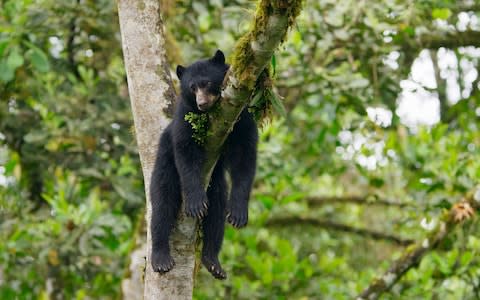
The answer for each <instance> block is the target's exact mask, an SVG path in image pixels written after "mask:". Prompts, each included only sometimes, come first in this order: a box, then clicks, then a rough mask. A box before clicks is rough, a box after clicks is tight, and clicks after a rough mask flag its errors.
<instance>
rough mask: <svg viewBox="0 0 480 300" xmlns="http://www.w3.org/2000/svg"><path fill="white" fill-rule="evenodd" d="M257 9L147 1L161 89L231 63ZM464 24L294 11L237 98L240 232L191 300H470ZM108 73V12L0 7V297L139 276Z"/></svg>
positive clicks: (449, 12) (134, 170)
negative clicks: (163, 65) (223, 273)
mask: <svg viewBox="0 0 480 300" xmlns="http://www.w3.org/2000/svg"><path fill="white" fill-rule="evenodd" d="M294 2H295V1H294ZM256 5H257V1H250V0H209V1H173V0H168V1H161V6H160V9H159V10H160V13H161V15H162V17H163V21H164V23H165V38H166V41H167V42H166V43H165V45H166V56H167V59H168V62H169V64H170V70H169V71H170V72H171V73H172V77H175V76H174V70H175V67H176V65H178V64H182V65H188V64H189V63H190V62H193V61H195V60H197V59H201V58H206V57H210V56H211V55H212V53H214V52H215V50H217V49H221V50H222V51H223V52H224V53H225V54H226V57H227V62H229V63H230V64H235V63H239V64H241V63H242V62H238V61H237V62H236V61H232V58H234V57H238V54H239V53H234V49H238V48H236V45H237V42H238V41H241V40H242V37H244V36H245V34H246V33H247V32H249V30H250V29H251V24H252V22H253V20H254V16H255V13H256V11H257V8H256V7H257V6H256ZM479 18H480V5H479V4H478V3H477V2H476V1H449V0H444V1H434V0H425V1H393V0H380V1H351V0H337V1H331V0H305V1H303V7H302V10H301V12H300V14H299V16H298V17H297V18H296V19H295V20H294V21H293V22H292V24H289V25H291V28H290V30H289V32H288V34H287V35H286V36H285V37H284V38H283V42H282V43H281V45H280V46H279V47H278V48H277V49H276V51H275V52H274V54H273V56H272V57H271V58H269V63H268V66H267V69H266V73H268V80H263V81H260V80H258V78H253V81H252V84H253V83H255V84H258V83H259V82H261V83H262V84H261V85H255V89H254V90H255V92H254V94H253V95H252V99H251V101H250V105H251V106H252V108H251V109H253V110H255V109H257V108H258V107H255V105H258V104H259V103H262V101H267V102H268V105H267V109H266V110H265V111H261V113H260V114H259V116H260V117H261V120H259V122H258V126H259V130H260V142H259V146H258V166H257V173H256V179H255V184H254V190H253V194H252V197H251V200H250V208H249V213H250V216H249V224H248V226H247V227H246V228H244V229H242V230H240V231H239V230H236V229H234V228H232V227H228V226H227V229H226V233H225V241H224V245H223V248H222V252H221V259H222V262H223V266H224V268H225V269H226V270H227V271H228V273H229V278H228V280H227V281H224V282H219V281H215V280H214V279H213V278H211V277H210V276H209V274H208V272H206V271H205V270H203V269H200V270H198V273H197V275H196V276H197V277H196V281H195V289H194V294H193V298H194V299H216V298H221V299H352V298H354V297H357V296H358V297H360V296H362V297H365V298H367V297H372V299H376V298H375V297H379V296H380V295H382V299H478V298H480V281H479V278H480V260H479V255H478V253H479V251H480V238H479V237H478V234H477V232H478V230H479V229H480V228H479V222H478V217H477V216H476V215H477V212H478V209H479V206H480V188H479V180H480V128H479V126H480V90H479V80H480V77H479V73H478V70H479V63H480V60H479V58H480V51H479V47H480V23H479ZM266 34H268V33H266ZM240 54H241V53H240ZM123 59H124V57H123V54H122V41H121V35H120V28H119V18H118V9H117V3H116V1H113V0H99V1H79V0H77V1H52V0H43V1H38V0H4V1H0V240H1V241H2V242H1V243H0V299H16V298H18V299H49V298H50V299H60V298H63V299H98V298H102V299H117V298H121V297H122V296H124V297H125V290H123V291H122V281H125V280H126V279H131V278H133V277H139V276H140V278H141V274H142V272H143V270H142V269H141V268H137V269H132V268H131V267H130V263H131V261H132V260H133V256H134V253H136V251H137V250H138V249H139V248H141V246H142V245H143V244H144V243H145V241H144V231H145V228H144V214H145V192H144V182H143V177H142V172H141V169H142V168H141V164H140V160H139V155H138V147H137V145H136V143H135V141H136V139H135V134H134V132H135V130H134V128H133V119H132V110H131V106H130V102H129V93H128V87H127V75H126V71H125V65H124V60H123ZM248 79H249V80H251V79H252V78H248ZM174 84H175V85H178V81H177V80H176V78H174ZM252 84H251V85H252ZM177 90H178V89H177ZM262 107H263V106H262ZM140 292H142V291H140ZM372 295H373V296H372Z"/></svg>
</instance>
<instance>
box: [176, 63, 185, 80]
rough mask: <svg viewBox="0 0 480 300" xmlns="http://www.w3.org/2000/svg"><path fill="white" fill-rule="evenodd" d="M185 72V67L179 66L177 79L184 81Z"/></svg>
mask: <svg viewBox="0 0 480 300" xmlns="http://www.w3.org/2000/svg"><path fill="white" fill-rule="evenodd" d="M183 72H185V67H184V66H181V65H178V66H177V77H178V79H182V75H183Z"/></svg>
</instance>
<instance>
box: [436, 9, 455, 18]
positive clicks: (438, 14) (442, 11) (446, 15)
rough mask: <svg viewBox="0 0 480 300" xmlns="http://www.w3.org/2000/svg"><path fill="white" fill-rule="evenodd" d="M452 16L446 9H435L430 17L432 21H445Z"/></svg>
mask: <svg viewBox="0 0 480 300" xmlns="http://www.w3.org/2000/svg"><path fill="white" fill-rule="evenodd" d="M451 15H452V12H451V11H450V9H448V8H435V9H434V10H433V11H432V17H433V18H434V19H442V20H447V19H448V18H449V17H450V16H451Z"/></svg>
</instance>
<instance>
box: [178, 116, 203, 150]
mask: <svg viewBox="0 0 480 300" xmlns="http://www.w3.org/2000/svg"><path fill="white" fill-rule="evenodd" d="M184 120H185V121H187V122H188V123H190V125H191V126H192V130H193V133H192V138H193V140H194V141H195V143H197V144H198V145H200V146H203V145H204V144H205V141H206V139H207V137H208V135H209V133H208V114H196V113H193V112H190V113H188V114H186V115H185V117H184Z"/></svg>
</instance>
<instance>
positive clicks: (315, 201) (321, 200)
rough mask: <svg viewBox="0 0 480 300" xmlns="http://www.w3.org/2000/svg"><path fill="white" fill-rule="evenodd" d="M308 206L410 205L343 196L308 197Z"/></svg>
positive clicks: (370, 197)
mask: <svg viewBox="0 0 480 300" xmlns="http://www.w3.org/2000/svg"><path fill="white" fill-rule="evenodd" d="M305 200H306V201H307V203H308V205H310V206H313V207H318V206H323V205H327V204H343V203H353V204H359V205H383V206H396V207H406V206H409V204H408V203H404V202H399V201H392V200H388V199H379V198H377V197H376V196H341V197H335V196H333V197H328V196H325V197H320V196H316V197H308V198H306V199H305Z"/></svg>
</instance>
